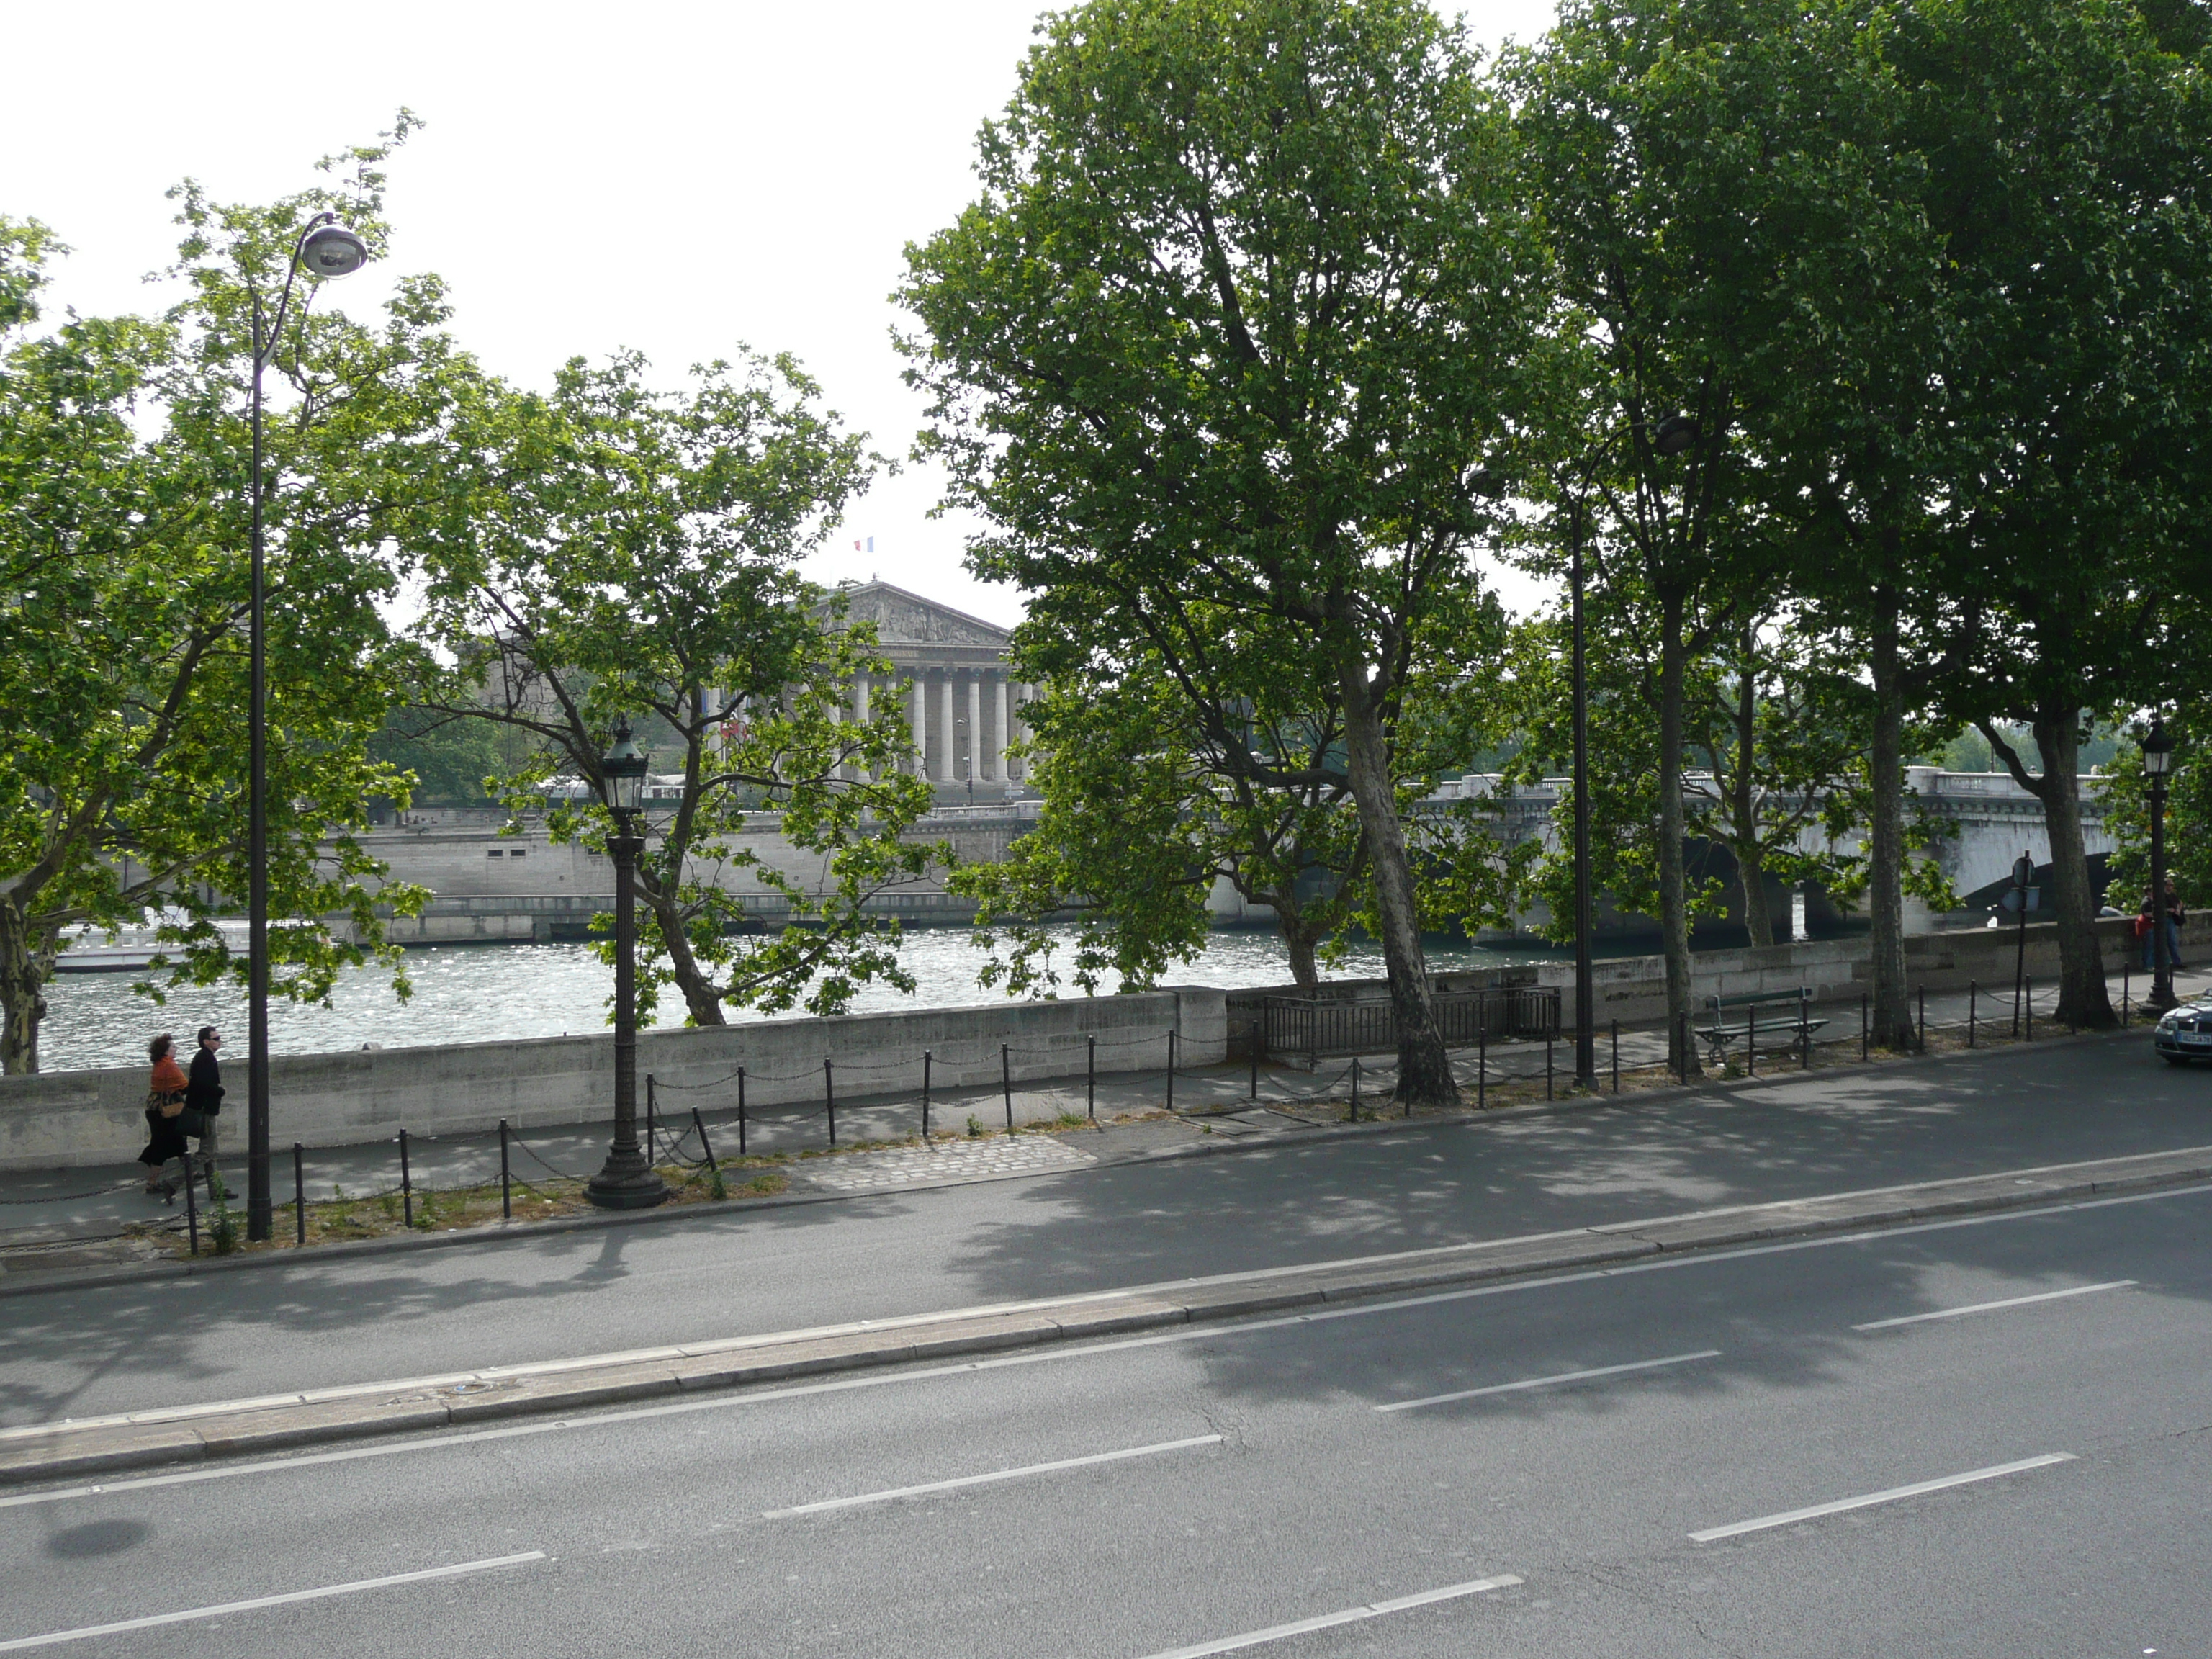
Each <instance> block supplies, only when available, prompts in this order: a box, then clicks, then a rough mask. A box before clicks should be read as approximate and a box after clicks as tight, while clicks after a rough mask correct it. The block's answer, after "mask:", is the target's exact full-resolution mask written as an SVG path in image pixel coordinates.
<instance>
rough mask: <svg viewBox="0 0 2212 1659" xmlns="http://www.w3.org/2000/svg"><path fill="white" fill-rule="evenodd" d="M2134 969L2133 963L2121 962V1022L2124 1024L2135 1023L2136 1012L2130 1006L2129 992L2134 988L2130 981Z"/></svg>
mask: <svg viewBox="0 0 2212 1659" xmlns="http://www.w3.org/2000/svg"><path fill="white" fill-rule="evenodd" d="M2134 971H2135V964H2134V963H2131V962H2124V963H2121V964H2120V1024H2123V1025H2128V1024H2133V1023H2134V1018H2135V1017H2134V1014H2133V1012H2131V1011H2130V1008H2129V1006H2128V993H2129V991H2130V989H2131V988H2132V987H2130V985H2129V983H2128V981H2129V979H2130V976H2131V975H2133V973H2134Z"/></svg>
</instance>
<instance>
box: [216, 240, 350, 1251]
mask: <svg viewBox="0 0 2212 1659" xmlns="http://www.w3.org/2000/svg"><path fill="white" fill-rule="evenodd" d="M365 264H368V244H367V243H366V242H364V241H362V240H361V238H360V237H358V236H356V235H355V234H354V233H353V232H352V231H350V230H349V229H348V228H346V227H345V226H344V225H343V224H341V223H339V222H338V216H337V214H335V213H319V214H317V215H316V216H314V217H313V218H312V219H310V220H308V221H307V228H306V229H305V230H304V231H302V232H301V235H300V240H298V241H297V242H296V243H295V244H294V245H293V248H292V263H291V264H290V266H289V268H288V269H287V270H285V272H284V292H283V296H282V297H281V298H280V299H279V300H278V301H277V302H276V319H275V321H273V322H271V323H270V325H269V326H268V327H267V328H265V329H264V327H263V326H262V323H263V318H262V313H261V292H260V290H259V289H253V290H252V300H253V392H252V426H253V463H252V475H251V478H250V482H249V486H248V487H249V489H250V490H251V492H252V502H253V579H252V598H251V599H250V600H249V601H248V605H247V611H246V638H247V641H248V643H247V653H248V660H249V667H248V670H247V676H248V680H249V690H248V691H247V693H246V750H247V757H246V1237H248V1238H250V1239H265V1238H267V1237H270V1233H271V1232H272V1231H274V1227H275V1222H276V1209H275V1205H274V1201H273V1198H272V1195H271V1194H270V1181H269V672H268V654H267V650H266V647H265V645H264V638H263V631H262V603H261V599H262V522H263V517H264V511H263V504H264V500H265V498H266V497H267V495H268V489H269V481H268V479H267V478H266V477H264V476H263V472H262V466H261V372H262V370H263V369H264V368H267V367H268V366H269V360H270V358H271V357H273V356H276V346H277V343H278V342H279V341H281V340H282V339H283V337H284V321H285V319H286V317H287V316H288V315H289V313H290V311H291V308H292V287H293V284H294V283H295V282H297V281H298V279H299V276H300V270H301V267H302V266H305V267H306V269H307V274H308V276H312V277H313V278H314V279H316V280H317V281H325V280H328V279H329V278H331V277H334V276H351V275H352V274H353V273H354V272H355V271H356V270H360V269H361V268H362V266H363V265H365Z"/></svg>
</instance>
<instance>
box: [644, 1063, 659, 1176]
mask: <svg viewBox="0 0 2212 1659" xmlns="http://www.w3.org/2000/svg"><path fill="white" fill-rule="evenodd" d="M659 1162H660V1157H659V1114H658V1109H657V1107H656V1105H655V1103H654V1097H653V1073H650V1072H647V1073H646V1074H645V1167H646V1168H647V1169H648V1170H649V1169H651V1168H652V1167H653V1165H654V1164H658V1163H659Z"/></svg>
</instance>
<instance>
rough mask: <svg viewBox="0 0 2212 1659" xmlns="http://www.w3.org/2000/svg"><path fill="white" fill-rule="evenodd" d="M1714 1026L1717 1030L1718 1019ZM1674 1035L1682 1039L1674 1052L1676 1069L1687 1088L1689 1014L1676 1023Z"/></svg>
mask: <svg viewBox="0 0 2212 1659" xmlns="http://www.w3.org/2000/svg"><path fill="white" fill-rule="evenodd" d="M1713 1024H1714V1026H1715V1027H1716V1028H1717V1027H1718V1026H1719V1024H1720V1021H1719V1020H1718V1019H1717V1018H1716V1019H1715V1020H1714V1021H1713ZM1674 1035H1675V1036H1677V1037H1678V1038H1679V1039H1680V1046H1679V1047H1678V1048H1676V1049H1675V1050H1674V1053H1675V1056H1676V1058H1675V1062H1674V1068H1675V1070H1676V1071H1678V1072H1680V1073H1681V1081H1682V1085H1683V1086H1684V1087H1685V1088H1686V1087H1688V1086H1689V1082H1690V1017H1689V1016H1688V1015H1687V1014H1684V1015H1683V1016H1682V1017H1681V1018H1680V1019H1678V1020H1676V1021H1675V1022H1674Z"/></svg>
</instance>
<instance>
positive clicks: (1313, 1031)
mask: <svg viewBox="0 0 2212 1659" xmlns="http://www.w3.org/2000/svg"><path fill="white" fill-rule="evenodd" d="M1431 1008H1432V1009H1433V1011H1434V1012H1435V1015H1436V1021H1437V1027H1438V1029H1439V1030H1441V1032H1442V1033H1443V1040H1444V1043H1445V1046H1446V1047H1448V1048H1473V1047H1474V1046H1475V1045H1476V1044H1478V1043H1480V1042H1498V1041H1499V1040H1501V1039H1504V1038H1506V1037H1545V1036H1558V1035H1559V987H1557V986H1535V985H1509V986H1501V987H1498V988H1496V989H1494V990H1483V991H1455V992H1444V993H1440V994H1437V996H1435V997H1433V998H1432V999H1431ZM1259 1028H1260V1029H1259V1036H1260V1038H1261V1043H1262V1044H1263V1047H1262V1049H1261V1052H1262V1053H1263V1054H1273V1055H1283V1056H1292V1055H1298V1054H1303V1055H1304V1056H1305V1057H1306V1059H1307V1060H1309V1061H1313V1060H1319V1059H1321V1058H1322V1057H1323V1056H1324V1055H1334V1054H1388V1053H1389V1052H1390V1051H1392V1050H1393V1049H1395V1048H1397V1046H1398V1020H1397V1016H1396V1014H1395V1012H1393V1010H1392V1008H1391V1006H1390V1004H1389V1002H1388V1001H1384V1000H1361V1001H1358V1002H1345V1001H1320V1000H1309V999H1306V998H1304V997H1268V998H1266V999H1264V1000H1262V1001H1261V1004H1260V1018H1259Z"/></svg>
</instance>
